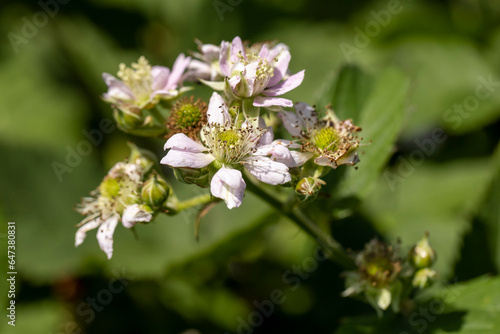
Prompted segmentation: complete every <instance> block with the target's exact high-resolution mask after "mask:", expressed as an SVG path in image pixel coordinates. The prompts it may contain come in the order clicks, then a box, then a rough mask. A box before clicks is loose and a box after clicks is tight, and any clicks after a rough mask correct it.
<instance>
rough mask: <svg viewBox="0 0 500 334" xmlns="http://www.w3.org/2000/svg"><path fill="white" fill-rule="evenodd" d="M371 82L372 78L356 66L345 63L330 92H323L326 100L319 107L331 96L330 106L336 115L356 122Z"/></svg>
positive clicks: (328, 100)
mask: <svg viewBox="0 0 500 334" xmlns="http://www.w3.org/2000/svg"><path fill="white" fill-rule="evenodd" d="M372 82H373V78H372V77H371V76H370V75H368V74H366V73H365V72H363V71H362V70H361V69H360V68H359V67H358V66H356V65H345V66H344V67H342V69H341V70H340V73H339V74H338V77H337V80H336V82H335V84H334V85H333V86H332V88H333V89H332V90H333V92H332V94H331V95H330V94H325V99H327V101H326V102H325V103H320V104H319V107H321V106H323V105H326V104H328V103H329V102H330V99H331V97H332V96H333V103H332V107H333V110H334V111H335V113H336V114H337V116H338V117H339V118H340V119H348V118H351V119H352V120H353V122H354V124H357V123H358V122H359V114H360V113H361V111H362V110H363V107H364V105H365V103H366V100H367V98H368V95H369V93H370V91H371V84H372ZM329 93H330V92H329ZM328 95H330V96H328Z"/></svg>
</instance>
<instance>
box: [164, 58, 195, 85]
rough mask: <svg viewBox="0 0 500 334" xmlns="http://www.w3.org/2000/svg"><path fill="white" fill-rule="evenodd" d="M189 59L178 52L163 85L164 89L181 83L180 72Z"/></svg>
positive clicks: (186, 65) (181, 72)
mask: <svg viewBox="0 0 500 334" xmlns="http://www.w3.org/2000/svg"><path fill="white" fill-rule="evenodd" d="M190 61H191V57H186V56H184V54H182V53H181V54H180V55H179V56H178V57H177V59H176V60H175V62H174V66H172V73H170V76H169V77H168V80H167V84H166V85H165V87H164V89H165V90H170V89H175V88H176V87H177V85H179V84H180V83H181V80H182V74H183V73H184V71H185V70H186V68H187V67H188V65H189V62H190Z"/></svg>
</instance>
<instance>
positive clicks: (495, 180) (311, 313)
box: [0, 0, 500, 334]
mask: <svg viewBox="0 0 500 334" xmlns="http://www.w3.org/2000/svg"><path fill="white" fill-rule="evenodd" d="M42 3H45V2H43V1H42ZM47 3H51V4H58V3H57V2H55V1H52V2H50V1H48V2H47ZM221 3H222V4H226V6H228V7H224V8H226V11H224V12H222V11H223V9H222V8H223V5H221ZM231 3H232V4H237V5H231ZM394 4H396V5H397V8H398V10H397V13H393V14H390V16H386V17H385V19H384V18H383V17H382V18H381V16H380V15H381V14H380V13H382V12H384V13H387V12H388V10H389V8H392V7H391V6H394ZM57 6H58V9H57V13H56V12H55V7H54V5H52V7H50V8H51V10H52V11H53V13H54V15H53V16H50V15H49V16H47V15H46V17H47V20H46V23H45V24H40V23H42V22H40V21H38V22H39V25H40V26H39V27H37V26H33V27H34V28H31V30H30V28H29V27H27V26H29V24H27V23H26V22H31V23H33V20H34V19H35V20H36V14H37V13H39V12H41V13H44V12H43V7H42V6H41V5H40V3H36V2H31V1H11V0H7V1H3V2H2V4H1V5H0V35H1V36H2V43H1V44H0V115H1V118H0V156H1V164H0V189H1V190H2V191H0V218H1V221H2V224H1V225H0V226H1V228H0V240H1V250H0V258H2V268H1V270H0V272H1V273H2V276H0V277H1V278H2V279H1V281H0V287H1V297H0V306H1V309H2V310H3V311H2V312H1V314H2V317H1V319H2V320H1V322H0V332H2V333H182V332H184V331H187V330H188V329H193V330H197V331H199V332H200V333H204V334H205V333H207V334H209V333H224V332H228V333H236V332H237V331H238V328H239V326H241V322H240V321H239V320H238V319H243V320H244V321H245V322H248V321H249V315H251V314H252V312H257V311H258V310H259V308H258V307H257V306H256V305H257V304H258V305H262V303H263V301H265V300H270V299H271V296H272V294H273V291H275V290H278V291H281V292H283V298H281V299H280V303H277V304H274V305H273V312H270V313H272V314H270V315H269V316H265V319H264V321H263V322H262V324H261V325H260V326H256V328H251V329H250V330H252V331H253V332H255V333H342V334H344V333H348V334H349V333H433V334H437V333H461V334H465V333H498V332H500V323H499V317H498V314H499V313H500V304H499V303H500V302H499V301H500V296H499V295H498V292H499V291H500V280H499V278H498V277H497V276H496V275H497V274H498V272H499V270H500V225H499V224H500V206H499V204H500V172H499V170H500V150H499V149H498V139H499V132H498V129H499V116H500V84H499V82H500V57H499V56H498V55H499V53H500V24H499V22H500V4H499V3H498V1H496V0H449V1H431V0H427V1H403V0H401V1H362V0H356V1H349V2H347V1H326V0H320V1H314V2H313V1H306V0H293V1H282V0H266V1H264V0H258V1H249V0H242V1H229V0H220V1H201V0H198V1H196V0H184V1H173V0H167V1H165V0H147V1H130V0H101V1H92V0H87V1H70V2H68V3H67V4H64V5H63V4H58V5H57ZM217 8H218V9H217ZM388 13H390V12H388ZM34 15H35V17H34ZM376 16H377V17H379V21H380V20H382V21H380V22H382V23H377V20H376V19H375V18H376ZM38 17H40V15H39V16H38ZM373 22H375V23H376V24H378V26H379V31H378V32H377V33H370V30H369V29H371V28H370V25H371V26H373V25H374V23H373ZM35 23H36V22H35ZM367 29H368V30H367ZM359 31H362V32H365V33H368V34H369V36H368V35H366V36H367V37H366V38H365V39H364V40H363V38H362V37H360V36H361V35H360V33H359ZM13 34H14V35H13ZM236 35H239V36H241V37H242V38H243V39H246V40H249V41H251V42H258V41H261V40H279V41H280V42H283V43H286V44H288V45H289V46H290V50H291V54H292V61H291V64H290V67H291V70H292V72H297V71H299V70H302V69H306V77H305V80H304V82H303V84H302V85H301V86H300V87H299V88H297V89H296V90H294V91H292V92H291V93H289V94H288V95H287V97H289V98H291V99H293V100H295V101H305V102H308V103H310V104H316V105H317V106H318V107H319V108H321V107H323V106H325V105H326V104H329V103H331V104H332V106H333V107H334V109H335V111H336V112H337V114H338V115H339V116H340V117H341V118H352V119H353V121H354V123H355V124H357V125H359V126H361V127H362V128H363V131H362V132H361V135H362V136H363V137H364V140H363V143H364V146H363V147H361V149H360V150H361V151H363V152H364V153H363V154H361V155H360V159H361V162H360V163H359V164H358V166H359V169H358V170H354V169H352V168H351V169H348V168H344V167H345V166H342V167H340V168H338V169H337V170H335V171H333V172H332V173H330V174H329V175H328V177H327V179H326V181H327V182H328V184H329V185H330V188H329V193H327V194H323V195H324V196H320V197H319V199H318V201H317V202H315V204H313V205H309V206H306V207H305V211H306V213H307V214H308V215H309V216H310V217H312V218H313V219H315V220H317V221H321V222H326V224H323V225H324V226H322V228H323V229H325V230H328V231H330V232H331V233H332V234H333V235H334V236H335V237H336V238H337V239H338V240H339V241H340V242H341V243H342V244H343V245H345V246H346V247H348V248H351V249H353V250H359V249H361V248H362V247H363V244H364V243H366V242H368V241H369V240H370V239H371V238H373V237H378V238H379V239H382V240H386V241H389V242H392V243H395V242H396V240H397V238H401V240H402V244H401V249H402V250H403V251H404V252H406V251H408V250H409V247H410V245H412V244H413V243H415V242H416V241H417V240H419V239H420V238H421V237H422V235H423V234H424V232H425V231H429V232H430V241H431V243H432V244H433V246H434V247H435V248H436V250H437V253H438V261H437V263H436V265H435V269H437V270H438V271H439V278H438V283H437V284H436V285H435V286H434V287H433V288H432V289H431V290H429V291H427V292H426V293H422V294H419V295H417V296H416V297H417V300H418V301H419V302H420V304H419V305H417V306H415V307H416V308H415V311H414V312H413V313H409V314H403V315H394V314H391V313H390V312H389V313H388V314H386V316H385V317H384V318H383V319H382V320H381V319H378V318H377V317H376V315H375V313H374V311H373V310H372V309H371V308H370V307H369V306H367V305H365V304H363V303H361V302H358V301H356V300H351V299H345V298H342V297H340V292H341V291H342V290H343V288H344V287H343V281H342V279H341V278H340V274H341V270H340V268H338V266H336V265H335V264H333V263H331V262H329V261H317V260H314V254H315V251H316V247H317V246H316V245H315V243H314V240H312V239H310V238H309V237H308V236H307V235H305V234H304V233H303V232H302V231H301V230H299V229H298V227H296V226H295V225H293V224H292V223H291V222H290V221H288V220H287V219H286V218H284V217H282V216H280V215H279V213H277V212H276V211H274V210H273V209H272V208H271V207H269V206H268V205H266V203H264V202H262V201H261V200H259V199H258V198H256V197H254V196H253V195H251V194H246V196H245V200H244V204H243V205H242V206H241V207H240V208H238V209H233V210H231V211H230V210H227V209H226V208H225V207H223V205H218V206H216V207H215V208H214V209H213V210H211V211H210V212H209V213H208V215H207V216H206V217H205V218H204V219H203V221H202V224H201V230H200V236H201V238H200V241H199V242H196V240H195V238H194V218H195V216H196V213H197V212H196V210H195V209H191V210H189V211H186V212H183V213H182V214H179V215H178V216H174V217H167V216H161V217H158V218H157V219H156V220H155V221H154V222H153V223H151V224H149V225H148V226H139V227H138V228H137V230H138V235H139V238H138V239H135V238H134V235H133V234H132V233H130V231H128V230H125V229H121V228H118V229H117V231H116V233H115V244H114V245H115V253H114V256H113V259H112V260H110V261H108V260H106V258H105V255H104V254H103V253H102V252H101V251H100V250H99V248H98V245H97V242H96V240H95V237H94V236H93V233H90V235H89V236H88V238H87V240H86V241H85V243H84V244H83V245H82V246H80V247H79V248H74V233H75V230H76V228H75V225H76V224H77V223H78V222H79V221H80V220H81V216H79V215H78V214H77V213H76V212H74V210H73V208H74V205H75V204H76V203H78V202H79V200H80V198H81V197H82V196H85V195H87V194H88V193H89V192H90V191H91V190H92V189H94V188H95V187H96V186H97V185H98V184H99V182H100V180H101V179H102V177H103V175H105V173H106V172H107V171H108V169H109V168H110V167H111V166H113V165H114V164H115V163H116V162H117V161H119V160H122V159H123V158H125V157H126V156H127V155H128V148H127V145H126V142H127V140H133V139H134V138H132V137H130V136H128V135H125V134H123V133H120V131H119V130H118V129H114V130H112V131H108V132H107V133H105V132H103V131H102V129H100V127H99V126H100V122H101V121H102V120H103V119H111V118H112V115H111V108H110V106H109V105H107V104H106V103H104V102H103V101H101V99H100V95H101V94H102V93H103V92H104V91H105V90H106V87H105V85H104V83H103V82H102V79H101V77H100V76H101V73H102V72H108V73H112V74H114V73H116V71H117V69H118V64H119V63H121V62H123V63H126V64H129V63H130V62H132V61H135V60H136V59H137V58H138V57H139V56H141V55H145V56H146V57H147V58H148V59H149V60H150V61H151V63H152V64H162V65H165V66H168V67H171V65H172V64H173V61H174V60H175V58H176V57H177V55H178V54H179V53H181V52H183V53H187V52H188V50H195V48H196V45H195V43H194V39H195V38H198V39H200V40H201V41H203V42H206V43H213V44H218V43H220V41H221V40H231V39H232V38H233V37H234V36H236ZM346 45H348V46H347V48H348V49H346ZM343 50H344V51H343ZM346 50H350V51H351V52H350V53H349V52H347V51H346ZM349 54H350V55H349ZM484 80H486V81H488V80H490V81H493V83H494V84H492V85H490V86H489V88H490V90H488V91H486V90H484V89H483V90H481V92H490V94H489V96H488V97H487V98H484V99H477V100H478V101H479V102H478V103H477V106H472V107H471V105H469V107H468V108H465V107H464V108H463V109H462V110H463V111H462V113H459V112H458V111H456V110H457V109H456V106H455V105H463V104H466V106H467V103H471V101H473V100H471V97H474V96H477V94H478V93H477V89H478V86H479V85H481V83H482V82H484ZM495 83H497V84H495ZM195 93H196V94H197V95H199V96H202V97H205V98H207V97H208V96H209V93H210V92H209V90H207V89H204V88H203V87H197V88H196V89H195ZM93 130H94V132H96V131H100V133H102V140H100V141H99V143H97V144H91V145H90V147H91V150H90V151H89V153H88V154H85V155H82V156H81V157H80V158H81V159H78V158H75V157H73V158H71V157H70V156H69V155H70V153H69V152H70V151H74V150H78V149H79V148H80V149H82V147H83V146H82V145H85V144H82V142H83V143H85V142H86V143H87V145H88V143H90V142H89V141H88V139H87V137H85V134H84V133H85V132H86V131H87V132H90V131H93ZM136 143H137V144H139V145H140V146H142V147H145V148H149V149H151V150H153V151H155V152H156V153H157V155H158V156H159V157H161V156H162V154H164V153H163V152H162V150H161V148H162V146H163V143H162V142H161V141H158V140H146V139H139V140H137V141H136ZM71 159H73V160H71ZM54 162H58V163H61V164H64V165H67V166H69V167H68V168H69V169H68V170H67V171H66V172H65V173H63V174H60V176H59V177H58V176H57V174H56V172H55V171H54V168H53V164H54ZM165 172H167V174H168V176H169V178H170V181H171V183H172V184H173V186H174V189H175V191H176V193H177V194H178V195H179V197H180V198H186V199H187V198H189V197H192V196H196V195H199V194H203V193H206V191H207V190H205V189H201V188H196V187H194V186H193V187H187V186H185V185H181V184H179V183H177V182H176V181H175V179H174V178H173V177H172V174H171V173H170V172H169V171H168V170H167V169H165ZM318 207H319V208H321V209H320V210H318ZM7 221H15V222H16V226H17V229H16V231H17V234H16V235H17V239H16V242H17V244H16V247H17V248H16V252H17V257H16V261H17V262H16V266H17V271H18V276H17V286H16V288H17V295H16V311H17V321H16V327H15V328H13V327H11V326H8V325H7V320H6V317H5V308H6V305H7V302H8V299H7V298H6V294H7V293H6V291H7V289H6V288H7V285H6V280H5V278H4V275H5V274H4V273H6V272H7V265H6V261H5V260H6V245H7V244H6V241H7V234H6V232H7V228H6V226H7V225H6V223H7ZM311 263H316V265H317V266H316V267H314V268H313V267H311ZM311 268H312V269H311ZM309 269H310V270H309ZM299 271H300V272H301V273H302V274H298V272H299ZM116 272H119V273H122V274H121V275H124V276H125V277H126V278H127V280H128V281H127V285H126V286H125V288H124V289H123V290H121V291H120V292H118V293H114V294H112V300H110V301H109V303H108V304H106V305H101V306H102V310H101V309H100V308H99V310H96V309H95V310H94V311H95V316H93V317H91V316H90V314H91V313H90V312H85V310H86V311H89V309H88V308H83V309H82V308H81V306H82V303H84V302H86V301H88V298H98V297H99V296H101V297H102V296H103V292H102V291H105V290H109V289H110V288H109V284H110V282H113V279H114V277H115V276H116ZM4 291H5V292H4ZM278 304H279V305H278ZM422 308H424V309H425V310H426V311H422ZM82 310H84V311H82ZM243 331H244V329H243ZM247 332H249V331H248V330H247ZM189 333H197V332H189Z"/></svg>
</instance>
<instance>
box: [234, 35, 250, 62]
mask: <svg viewBox="0 0 500 334" xmlns="http://www.w3.org/2000/svg"><path fill="white" fill-rule="evenodd" d="M240 54H241V56H243V58H246V56H247V54H246V52H245V47H244V46H243V42H242V41H241V38H240V37H239V36H236V37H235V38H233V41H232V42H231V58H230V60H231V61H232V62H233V63H236V62H238V60H239V57H238V56H239V55H240Z"/></svg>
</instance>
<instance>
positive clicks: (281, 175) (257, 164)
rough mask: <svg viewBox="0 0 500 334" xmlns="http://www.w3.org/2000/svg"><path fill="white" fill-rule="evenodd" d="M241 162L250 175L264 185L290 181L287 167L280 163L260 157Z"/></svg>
mask: <svg viewBox="0 0 500 334" xmlns="http://www.w3.org/2000/svg"><path fill="white" fill-rule="evenodd" d="M243 162H244V164H245V168H246V169H247V170H248V171H249V172H250V174H252V175H253V176H255V177H256V178H257V179H258V180H260V181H262V182H264V183H268V184H272V185H277V184H283V183H286V182H290V181H291V179H292V177H291V175H290V173H289V172H288V167H287V166H286V165H285V164H283V163H281V162H277V161H273V160H272V159H269V158H266V157H260V156H251V157H248V158H246V159H245V160H244V161H243Z"/></svg>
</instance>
